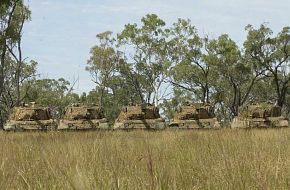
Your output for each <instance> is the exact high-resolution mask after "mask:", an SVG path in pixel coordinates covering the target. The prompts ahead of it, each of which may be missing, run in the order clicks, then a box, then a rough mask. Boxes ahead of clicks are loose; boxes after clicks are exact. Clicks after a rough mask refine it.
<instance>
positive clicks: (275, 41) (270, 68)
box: [244, 24, 290, 107]
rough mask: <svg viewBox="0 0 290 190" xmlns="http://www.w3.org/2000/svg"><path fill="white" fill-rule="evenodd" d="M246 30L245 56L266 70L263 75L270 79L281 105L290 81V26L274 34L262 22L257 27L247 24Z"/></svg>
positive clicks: (278, 102)
mask: <svg viewBox="0 0 290 190" xmlns="http://www.w3.org/2000/svg"><path fill="white" fill-rule="evenodd" d="M246 30H247V31H248V36H247V39H246V41H245V43H244V47H245V53H246V56H247V57H248V58H249V59H250V60H251V61H252V62H253V63H254V64H255V65H257V67H260V68H262V69H264V70H266V72H265V73H264V76H265V77H268V78H271V79H272V83H273V85H274V88H275V91H276V101H277V104H278V105H279V106H281V107H283V106H284V104H285V100H286V95H287V91H288V90H289V82H290V72H289V69H290V27H284V28H283V29H282V31H280V32H279V33H278V34H277V35H276V36H273V31H272V30H271V29H270V28H269V27H267V26H266V25H264V24H262V25H261V26H260V27H259V28H254V27H253V26H251V25H248V26H247V27H246Z"/></svg>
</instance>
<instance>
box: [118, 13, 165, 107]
mask: <svg viewBox="0 0 290 190" xmlns="http://www.w3.org/2000/svg"><path fill="white" fill-rule="evenodd" d="M141 23H142V25H141V26H138V25H137V24H127V25H125V28H124V30H123V31H122V32H121V33H120V34H119V35H118V42H119V47H120V48H123V49H125V50H124V51H123V53H124V54H123V60H124V61H123V63H122V65H120V66H121V67H120V73H121V74H122V75H123V76H124V77H125V78H126V81H127V83H128V84H130V85H131V86H132V87H133V89H134V90H135V91H136V92H137V93H138V95H139V99H140V102H147V103H153V104H159V103H160V101H162V99H164V98H165V97H166V95H167V94H166V92H167V91H166V89H167V87H164V84H165V81H166V78H167V74H166V71H167V70H168V68H169V66H170V62H169V61H168V49H167V42H166V37H167V32H168V30H166V29H165V22H164V21H163V20H162V19H160V18H159V17H158V16H157V15H155V14H151V15H146V16H145V17H143V18H142V20H141Z"/></svg>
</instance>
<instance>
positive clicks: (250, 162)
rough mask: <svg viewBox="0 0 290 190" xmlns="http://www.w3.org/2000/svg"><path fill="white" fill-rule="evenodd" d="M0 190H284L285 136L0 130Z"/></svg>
mask: <svg viewBox="0 0 290 190" xmlns="http://www.w3.org/2000/svg"><path fill="white" fill-rule="evenodd" d="M0 143H1V146H0V187H1V189H289V188H290V159H289V158H290V130H289V129H281V130H250V131H246V130H214V131H210V130H208V131H160V132H146V131H134V132H122V131H117V132H100V131H98V132H52V133H13V132H9V133H4V132H0Z"/></svg>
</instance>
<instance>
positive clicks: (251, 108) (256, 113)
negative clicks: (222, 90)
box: [231, 103, 289, 128]
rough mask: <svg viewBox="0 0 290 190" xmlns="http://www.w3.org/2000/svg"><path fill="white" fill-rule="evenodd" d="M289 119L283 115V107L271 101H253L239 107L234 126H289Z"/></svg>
mask: <svg viewBox="0 0 290 190" xmlns="http://www.w3.org/2000/svg"><path fill="white" fill-rule="evenodd" d="M288 126H289V123H288V119H287V118H285V117H283V116H282V115H281V107H280V106H277V105H274V104H271V103H252V104H249V105H246V106H243V107H240V108H239V115H238V116H237V117H235V118H234V120H233V122H232V125H231V127H232V128H281V127H288Z"/></svg>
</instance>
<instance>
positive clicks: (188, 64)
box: [168, 19, 214, 103]
mask: <svg viewBox="0 0 290 190" xmlns="http://www.w3.org/2000/svg"><path fill="white" fill-rule="evenodd" d="M207 43H208V40H207V38H201V37H200V36H199V35H198V33H197V30H196V28H195V27H194V26H193V25H192V24H191V22H190V20H184V19H178V22H176V23H174V24H173V27H171V28H170V37H169V42H168V44H169V47H170V60H171V62H172V65H173V66H172V68H171V69H170V75H171V80H170V82H171V83H172V84H173V86H175V87H178V88H181V89H184V90H186V91H189V92H192V94H193V95H194V96H195V99H196V100H199V101H201V102H203V103H206V102H210V96H211V95H212V93H213V90H214V89H213V85H212V82H213V81H212V80H211V75H212V73H211V68H210V65H209V64H208V63H207V62H206V61H205V56H206V54H207Z"/></svg>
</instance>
